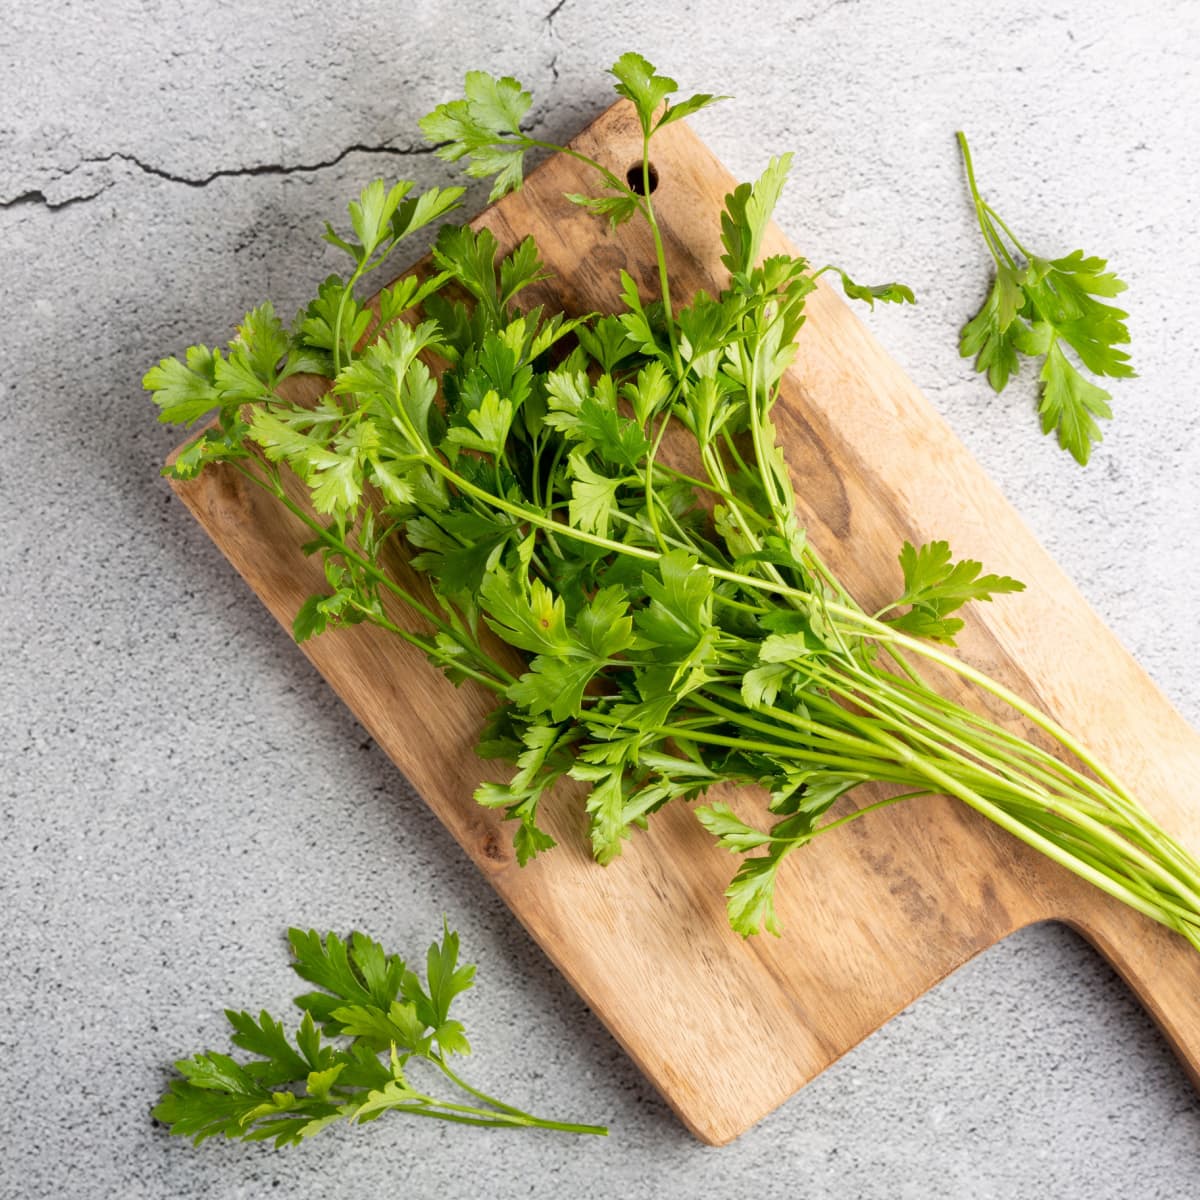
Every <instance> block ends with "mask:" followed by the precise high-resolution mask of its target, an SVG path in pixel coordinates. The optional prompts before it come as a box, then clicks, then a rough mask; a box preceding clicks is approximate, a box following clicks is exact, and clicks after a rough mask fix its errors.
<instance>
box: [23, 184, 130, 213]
mask: <svg viewBox="0 0 1200 1200" xmlns="http://www.w3.org/2000/svg"><path fill="white" fill-rule="evenodd" d="M111 186H112V184H106V185H105V186H104V187H102V188H99V189H97V190H96V191H94V192H89V193H88V194H87V195H86V196H68V197H67V198H66V199H65V200H51V199H50V197H49V196H47V195H46V193H45V192H43V191H42V190H41V188H34V189H32V190H31V191H28V192H22V193H21V194H20V195H19V196H14V197H13V198H12V199H11V200H0V208H22V207H23V206H25V205H27V204H29V205H32V204H37V205H41V206H42V207H43V208H50V209H54V210H55V211H57V210H58V209H60V208H70V207H71V205H72V204H84V203H86V202H87V201H88V200H95V198H96V197H97V196H99V195H100V193H101V192H106V191H108V189H109V188H110V187H111Z"/></svg>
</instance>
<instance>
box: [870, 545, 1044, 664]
mask: <svg viewBox="0 0 1200 1200" xmlns="http://www.w3.org/2000/svg"><path fill="white" fill-rule="evenodd" d="M900 568H901V570H902V571H903V572H904V591H903V593H902V594H901V596H900V598H899V599H898V600H896V601H895V602H894V603H893V604H890V605H889V606H888V608H886V609H884V610H883V611H884V612H885V613H886V612H888V611H890V610H891V609H893V608H902V607H903V606H904V605H906V604H907V605H910V606H911V607H910V609H909V611H908V612H907V613H903V614H901V615H900V616H896V617H889V618H887V620H888V623H889V624H890V625H891V626H892V627H893V628H895V629H900V630H902V631H903V632H905V633H911V634H913V635H914V636H915V637H925V638H930V639H932V640H933V641H938V642H946V643H948V644H950V645H953V644H954V635H955V634H956V633H958V631H959V630H960V629H962V626H963V622H962V620H961V619H959V618H958V617H951V616H950V615H949V614H950V613H952V612H956V611H957V610H958V609H960V608H962V606H963V605H964V604H966V603H968V602H969V601H971V600H991V598H992V597H993V596H998V595H1001V594H1003V593H1005V592H1022V591H1024V590H1025V585H1024V584H1023V583H1021V582H1020V581H1019V580H1016V579H1011V578H1010V577H1009V576H1007V575H981V574H980V572H981V571H982V570H983V564H982V563H978V562H975V561H974V560H973V559H969V558H964V559H962V560H961V561H960V562H957V563H956V562H951V559H950V543H949V542H928V543H927V544H925V545H923V546H913V545H912V544H911V543H910V542H905V543H904V545H903V547H902V548H901V550H900Z"/></svg>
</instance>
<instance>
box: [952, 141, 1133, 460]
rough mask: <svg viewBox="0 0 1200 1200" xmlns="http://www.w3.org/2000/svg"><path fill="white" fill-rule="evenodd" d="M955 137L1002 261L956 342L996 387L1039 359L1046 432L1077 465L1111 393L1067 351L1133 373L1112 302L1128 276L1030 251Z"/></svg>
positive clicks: (1100, 264)
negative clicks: (988, 195) (982, 186)
mask: <svg viewBox="0 0 1200 1200" xmlns="http://www.w3.org/2000/svg"><path fill="white" fill-rule="evenodd" d="M958 144H959V147H960V149H961V150H962V156H963V163H964V164H965V166H966V171H967V182H968V184H969V185H970V188H971V200H972V203H973V204H974V206H975V216H976V219H977V220H978V222H979V229H980V232H981V233H982V234H983V240H984V243H985V244H986V246H987V248H988V253H989V254H991V256H992V260H993V262H994V263H995V265H996V278H995V280H994V281H993V283H992V290H991V291H990V292H989V293H988V297H987V299H986V300H985V301H984V304H983V307H982V308H981V309H980V310H979V312H978V313H976V314H975V316H974V317H972V318H971V320H970V321H968V322H967V324H966V325H964V326H963V330H962V337H961V340H960V343H959V350H960V352H961V354H962V356H963V357H964V358H973V359H974V360H975V369H976V370H977V371H980V372H986V373H987V377H988V382H989V383H990V384H991V385H992V387H993V388H994V389H995V390H996V391H997V392H1001V391H1003V390H1004V388H1005V386H1006V385H1007V383H1008V381H1009V379H1010V378H1011V377H1012V376H1013V375H1015V374H1016V373H1017V371H1018V369H1019V364H1020V358H1021V357H1027V358H1040V359H1042V369H1041V373H1040V376H1039V378H1040V379H1041V382H1042V394H1041V401H1040V404H1039V407H1038V412H1039V413H1040V415H1041V421H1042V432H1043V433H1052V432H1057V434H1058V441H1059V445H1061V446H1062V447H1063V449H1064V450H1066V451H1068V453H1070V454H1071V455H1072V457H1073V458H1074V459H1075V461H1076V462H1078V463H1079V464H1080V466H1086V465H1087V461H1088V458H1089V457H1090V455H1091V452H1092V447H1093V446H1095V445H1096V443H1098V442H1099V441H1100V440H1101V439H1102V437H1103V434H1102V433H1101V430H1100V425H1099V421H1100V420H1107V419H1108V418H1110V417H1111V416H1112V408H1111V407H1110V404H1109V402H1110V401H1111V400H1112V396H1111V395H1110V394H1109V393H1108V392H1107V391H1105V390H1104V388H1102V387H1100V386H1099V385H1097V384H1095V383H1093V382H1092V381H1091V380H1089V379H1088V378H1087V377H1086V376H1085V375H1084V374H1083V373H1082V372H1081V371H1080V370H1079V367H1078V366H1076V365H1075V363H1074V362H1072V360H1071V358H1070V357H1069V355H1068V353H1067V350H1068V349H1069V350H1070V351H1073V352H1074V354H1075V356H1076V357H1077V358H1078V360H1079V362H1080V363H1081V364H1082V365H1083V366H1084V367H1085V368H1086V369H1087V370H1088V371H1090V372H1091V373H1092V374H1093V375H1099V376H1109V377H1110V378H1114V379H1127V378H1129V377H1130V376H1132V375H1133V368H1132V367H1131V366H1130V365H1129V355H1128V353H1127V352H1126V351H1124V350H1122V349H1121V347H1122V346H1124V345H1125V344H1127V343H1128V341H1129V330H1128V329H1127V328H1126V325H1125V319H1126V317H1127V316H1128V315H1129V314H1128V313H1126V312H1123V311H1122V310H1121V309H1119V308H1117V307H1116V306H1115V305H1112V304H1106V303H1105V300H1108V299H1111V298H1112V297H1113V296H1117V295H1120V293H1121V292H1123V291H1124V290H1125V286H1126V285H1125V284H1124V283H1122V281H1121V280H1120V279H1118V278H1117V277H1116V275H1114V274H1113V273H1112V272H1111V271H1109V270H1108V263H1107V261H1106V260H1105V259H1103V258H1097V257H1095V256H1092V255H1085V254H1084V253H1083V251H1082V250H1075V251H1073V252H1072V253H1070V254H1068V255H1066V256H1065V257H1063V258H1054V259H1047V258H1042V257H1040V256H1038V255H1036V254H1033V253H1031V252H1030V251H1028V250H1026V249H1025V247H1024V246H1023V245H1022V244H1021V243H1020V242H1019V241H1018V240H1017V236H1016V234H1014V233H1013V232H1012V230H1011V229H1010V228H1009V227H1008V225H1007V224H1005V222H1004V221H1003V220H1002V219H1001V217H1000V215H999V214H998V213H997V212H996V210H995V209H994V208H992V206H991V205H990V204H988V203H987V201H985V200H984V199H983V197H982V196H980V194H979V188H978V186H977V185H976V183H975V167H974V164H973V163H972V161H971V150H970V147H969V146H968V145H967V139H966V136H965V135H964V134H962V133H961V132H960V133H959V134H958Z"/></svg>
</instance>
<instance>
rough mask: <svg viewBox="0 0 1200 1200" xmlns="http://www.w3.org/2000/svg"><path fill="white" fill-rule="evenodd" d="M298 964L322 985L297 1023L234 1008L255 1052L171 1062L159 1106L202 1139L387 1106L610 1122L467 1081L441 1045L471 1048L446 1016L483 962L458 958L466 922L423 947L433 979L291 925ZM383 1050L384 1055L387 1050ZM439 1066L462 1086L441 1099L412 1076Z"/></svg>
mask: <svg viewBox="0 0 1200 1200" xmlns="http://www.w3.org/2000/svg"><path fill="white" fill-rule="evenodd" d="M288 940H289V941H290V943H291V946H292V951H293V953H294V955H295V962H294V963H293V968H294V969H295V971H296V972H297V974H299V975H300V976H301V978H303V979H306V980H308V981H310V982H313V983H317V984H318V985H319V986H320V987H321V988H322V989H323V990H322V991H321V992H319V993H308V994H306V995H304V996H299V997H297V999H296V1003H297V1005H299V1006H300V1008H302V1009H303V1010H304V1016H303V1018H302V1020H301V1022H300V1027H299V1029H298V1030H297V1031H296V1032H295V1033H294V1034H291V1035H289V1034H288V1033H287V1031H286V1030H285V1029H284V1026H283V1023H282V1022H281V1021H278V1020H276V1019H275V1018H274V1017H272V1016H271V1015H270V1014H269V1013H267V1012H263V1013H261V1014H260V1015H259V1016H258V1017H253V1016H251V1015H250V1014H249V1013H247V1012H237V1011H234V1010H232V1009H229V1010H226V1017H227V1018H228V1020H229V1023H230V1025H231V1026H232V1027H233V1035H232V1038H231V1041H232V1042H233V1044H234V1046H236V1047H238V1048H239V1049H241V1050H244V1051H247V1052H248V1053H250V1054H251V1055H255V1056H257V1057H254V1058H251V1059H250V1060H249V1061H246V1062H241V1063H239V1062H236V1061H235V1060H234V1059H233V1058H231V1057H230V1056H229V1055H227V1054H222V1053H219V1052H217V1051H207V1052H204V1053H201V1054H196V1055H194V1056H193V1057H191V1058H185V1059H181V1060H180V1061H179V1062H177V1063H176V1064H175V1067H176V1070H177V1071H178V1072H179V1075H180V1078H177V1079H174V1080H172V1081H171V1083H170V1085H169V1088H168V1090H167V1092H166V1093H165V1094H164V1095H163V1097H162V1099H161V1100H160V1101H159V1102H158V1104H157V1105H156V1106H155V1108H154V1110H153V1112H154V1117H155V1118H156V1119H157V1120H159V1121H161V1122H162V1123H163V1124H164V1125H166V1126H167V1127H168V1128H169V1129H170V1131H171V1133H173V1134H177V1135H180V1136H184V1137H190V1138H192V1139H193V1141H195V1142H196V1143H199V1142H202V1141H204V1140H205V1139H206V1138H210V1137H216V1136H224V1137H227V1138H233V1139H241V1140H244V1141H264V1140H271V1141H274V1143H275V1145H276V1146H277V1147H278V1146H287V1145H294V1144H296V1143H298V1142H301V1141H304V1140H306V1139H308V1138H310V1137H313V1136H315V1135H316V1134H317V1133H319V1132H320V1131H321V1130H322V1129H325V1128H326V1127H328V1126H329V1125H331V1124H333V1123H335V1122H337V1121H351V1122H355V1123H359V1124H362V1123H365V1122H367V1121H370V1120H374V1119H375V1118H376V1117H378V1116H380V1115H381V1114H383V1113H385V1112H389V1111H390V1112H399V1113H416V1114H417V1115H418V1116H422V1117H434V1118H437V1119H440V1120H445V1121H454V1122H456V1123H458V1124H467V1125H484V1126H497V1125H499V1126H507V1127H509V1128H521V1127H525V1128H543V1129H559V1130H565V1131H568V1132H572V1133H592V1134H604V1133H607V1130H606V1129H604V1128H602V1127H600V1126H595V1125H576V1124H571V1123H566V1122H561V1121H550V1120H546V1119H545V1118H541V1117H535V1116H532V1115H531V1114H529V1113H526V1112H523V1111H522V1110H521V1109H518V1108H514V1107H512V1106H511V1105H508V1104H505V1103H503V1102H502V1101H500V1100H496V1099H494V1098H493V1097H491V1096H488V1095H487V1094H486V1093H484V1092H481V1091H479V1090H478V1089H476V1088H472V1087H470V1086H469V1085H468V1084H466V1083H464V1082H463V1081H462V1080H461V1079H460V1078H459V1077H458V1075H457V1074H455V1073H454V1072H453V1071H451V1069H450V1068H449V1067H448V1066H447V1064H446V1061H445V1056H446V1055H449V1054H467V1053H469V1052H470V1045H469V1044H468V1042H467V1039H466V1035H465V1033H464V1031H463V1026H462V1023H461V1022H459V1021H457V1020H455V1019H453V1018H451V1017H450V1015H449V1014H450V1009H451V1005H452V1004H453V1002H454V1000H455V999H456V998H457V997H458V996H460V995H461V994H462V993H463V992H465V991H466V990H467V989H469V988H470V987H471V986H472V984H473V982H474V978H475V968H474V967H473V966H472V965H471V964H469V963H463V964H460V963H459V957H458V956H459V942H458V934H457V933H454V932H452V931H451V930H450V928H449V926H448V925H446V924H445V923H444V922H443V929H442V937H441V940H440V941H435V942H433V943H432V945H430V947H429V950H428V953H427V954H426V956H425V973H426V980H425V982H422V981H421V979H420V978H419V977H418V976H417V974H416V973H415V972H414V971H411V970H409V969H408V968H407V967H406V966H405V964H404V962H403V961H402V960H401V959H400V958H398V957H397V956H396V955H394V954H388V953H386V952H385V951H384V950H383V948H382V947H381V946H380V945H379V944H378V943H377V942H374V941H372V940H371V939H370V938H368V937H366V936H365V935H363V934H360V933H355V934H353V935H352V936H351V937H350V939H349V940H344V939H342V938H340V937H338V936H337V935H336V934H333V933H330V934H327V935H325V936H324V937H322V936H321V935H320V934H318V933H316V932H315V931H313V930H309V931H308V932H305V931H303V930H300V929H292V930H291V931H289V934H288ZM380 1055H384V1056H386V1057H384V1058H381V1057H380ZM413 1059H420V1060H424V1061H425V1062H427V1063H428V1064H430V1066H431V1067H432V1068H434V1069H436V1070H439V1071H441V1073H442V1074H443V1075H444V1076H445V1078H446V1080H448V1081H449V1082H450V1083H451V1084H453V1085H454V1087H455V1089H456V1090H457V1091H458V1092H460V1093H461V1097H460V1098H457V1099H455V1100H445V1099H438V1098H436V1097H434V1096H431V1095H428V1094H427V1093H426V1091H425V1090H424V1089H423V1088H422V1090H419V1091H418V1090H417V1089H416V1088H414V1087H413V1086H412V1085H411V1084H410V1083H409V1081H408V1078H407V1075H406V1068H407V1066H408V1064H409V1063H410V1061H411V1060H413Z"/></svg>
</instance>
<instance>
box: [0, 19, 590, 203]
mask: <svg viewBox="0 0 1200 1200" xmlns="http://www.w3.org/2000/svg"><path fill="white" fill-rule="evenodd" d="M562 3H564V4H565V3H566V0H562ZM437 149H438V147H437V146H433V145H431V146H367V145H364V144H363V143H361V142H355V143H353V144H352V145H350V146H346V147H345V148H344V149H342V150H339V151H338V153H337V154H335V155H334V156H333V157H332V158H328V159H324V160H322V161H321V162H315V163H295V164H292V165H290V166H289V165H287V164H284V163H256V164H254V165H253V166H249V167H221V168H219V169H218V170H216V171H212V172H211V173H210V174H208V175H202V176H195V177H193V176H188V175H176V174H174V173H173V172H171V171H167V170H165V169H164V168H162V167H156V166H154V165H153V164H152V163H147V162H143V161H142V160H141V159H140V158H138V157H137V155H135V154H125V153H123V152H121V151H117V152H114V153H113V154H106V155H102V156H100V157H97V158H84V159H81V160H80V161H79V163H78V164H77V165H76V166H74V167H72V168H71V170H70V171H67V172H66V173H65V174H63V175H60V176H58V177H57V178H56V179H55V180H54V183H59V182H61V181H63V180H70V178H71V176H72V175H74V174H76V173H77V172H78V171H80V170H81V169H82V168H85V167H98V166H105V165H106V164H109V163H114V162H117V163H125V164H127V165H128V166H131V167H134V168H135V169H136V170H138V171H140V172H141V173H142V174H143V175H150V176H152V177H154V178H155V179H165V180H166V181H167V182H168V183H178V184H181V185H182V186H184V187H190V188H204V187H207V186H208V185H209V184H210V183H212V182H214V181H215V180H217V179H237V178H243V177H248V176H254V175H304V174H309V173H311V172H314V171H324V170H327V169H328V168H329V167H335V166H337V164H338V163H340V162H341V161H342V160H343V159H345V158H347V157H349V156H350V155H351V154H390V155H393V156H395V157H398V158H411V157H420V156H423V155H427V154H433V153H434V152H435V151H436V150H437ZM115 182H116V181H115V180H109V181H108V182H107V183H103V184H101V185H100V186H99V187H98V188H96V189H95V190H94V191H91V192H88V193H87V194H86V195H78V196H67V197H65V198H64V199H62V200H53V199H51V198H50V197H49V196H48V195H47V194H46V191H45V189H44V188H31V189H29V190H28V191H25V192H21V193H20V194H19V195H17V196H13V197H12V198H11V199H9V200H3V201H0V209H4V208H17V207H20V206H23V205H31V204H39V205H42V206H44V207H46V208H49V209H53V210H54V211H58V210H59V209H63V208H68V207H69V206H70V205H72V204H81V203H84V202H85V201H88V200H94V199H95V198H96V197H97V196H99V195H101V194H102V193H104V192H106V191H108V189H109V188H110V187H112V186H114V184H115Z"/></svg>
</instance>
